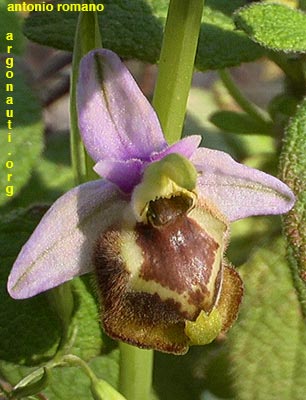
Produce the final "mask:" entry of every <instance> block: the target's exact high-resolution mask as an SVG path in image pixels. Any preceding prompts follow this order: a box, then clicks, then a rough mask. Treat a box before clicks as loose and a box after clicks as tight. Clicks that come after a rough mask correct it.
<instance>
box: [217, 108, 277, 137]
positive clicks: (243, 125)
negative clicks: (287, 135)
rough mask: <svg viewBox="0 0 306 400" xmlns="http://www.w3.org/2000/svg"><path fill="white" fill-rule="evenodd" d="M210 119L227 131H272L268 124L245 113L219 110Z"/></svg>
mask: <svg viewBox="0 0 306 400" xmlns="http://www.w3.org/2000/svg"><path fill="white" fill-rule="evenodd" d="M210 121H211V122H212V123H213V124H215V125H216V126H217V127H218V128H220V129H222V130H223V131H225V132H233V133H238V134H240V133H241V134H259V135H269V134H270V133H271V132H270V130H269V129H267V124H264V123H260V121H258V120H255V119H254V118H252V117H251V116H249V115H248V114H245V113H238V112H233V111H217V112H215V113H214V114H213V115H212V116H211V117H210Z"/></svg>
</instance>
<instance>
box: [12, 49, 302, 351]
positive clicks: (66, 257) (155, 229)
mask: <svg viewBox="0 0 306 400" xmlns="http://www.w3.org/2000/svg"><path fill="white" fill-rule="evenodd" d="M78 117H79V128H80V131H81V134H82V139H83V142H84V144H85V147H86V149H87V151H88V153H89V155H90V156H91V157H92V159H93V160H94V161H95V162H96V164H95V167H94V170H95V171H96V172H97V174H98V175H100V176H101V177H102V178H101V179H98V180H95V181H92V182H88V183H84V184H82V185H80V186H78V187H76V188H74V189H72V190H70V191H69V192H68V193H66V194H64V195H63V196H62V197H60V198H59V199H58V200H57V201H56V202H55V203H54V204H53V206H52V207H51V208H50V209H49V211H48V212H47V213H46V215H45V216H44V217H43V218H42V220H41V222H40V224H39V225H38V226H37V228H36V229H35V231H34V233H33V234H32V236H31V237H30V239H29V240H28V242H27V243H26V244H25V245H24V247H23V248H22V250H21V252H20V254H19V256H18V258H17V260H16V262H15V264H14V266H13V269H12V271H11V274H10V276H9V280H8V291H9V293H10V295H11V296H12V297H13V298H15V299H22V298H27V297H31V296H34V295H36V294H37V293H40V292H43V291H45V290H48V289H51V288H53V287H55V286H58V285H60V284H61V283H63V282H65V281H68V280H70V279H72V278H74V277H76V276H79V275H82V274H85V273H88V272H91V271H95V275H96V279H97V286H98V291H99V294H100V297H101V304H102V311H101V314H102V324H103V327H104V329H105V331H106V333H108V334H109V335H110V336H111V337H113V338H116V339H120V340H123V341H126V342H128V343H131V344H135V345H137V346H139V347H143V348H154V349H157V350H160V351H165V352H171V353H175V354H182V353H184V352H186V351H187V349H188V346H189V345H191V344H205V343H208V342H210V341H212V340H213V339H214V338H215V337H216V336H217V335H218V334H219V333H220V332H225V331H227V330H228V329H229V327H230V326H231V325H232V323H233V322H234V320H235V319H236V317H237V313H238V308H239V304H240V302H241V298H242V293H243V285H242V282H241V279H240V277H239V275H238V273H237V272H236V271H235V269H234V268H233V267H231V266H230V265H229V264H228V263H227V262H226V260H225V259H224V252H225V250H226V246H227V243H228V240H229V224H230V222H232V221H235V220H238V219H240V218H245V217H248V216H250V215H259V214H281V213H285V212H287V211H288V210H290V208H291V207H292V206H293V203H294V196H293V194H292V192H291V191H290V189H289V188H288V187H287V186H286V185H285V184H284V183H282V182H281V181H279V180H278V179H276V178H274V177H272V176H270V175H267V174H265V173H263V172H260V171H258V170H255V169H252V168H249V167H247V166H244V165H242V164H239V163H237V162H235V161H234V160H233V159H232V158H231V157H230V156H229V155H228V154H225V153H223V152H221V151H216V150H209V149H206V148H202V147H199V144H200V140H201V138H200V136H189V137H186V138H184V139H182V140H180V141H178V142H177V143H174V144H173V145H171V146H169V145H168V144H167V142H166V140H165V138H164V136H163V133H162V130H161V127H160V124H159V121H158V118H157V115H156V114H155V112H154V110H153V108H152V107H151V105H150V104H149V102H148V101H147V99H146V98H145V96H144V95H143V94H142V93H141V91H140V89H139V88H138V86H137V84H136V83H135V81H134V79H133V78H132V76H131V75H130V73H129V71H128V70H127V68H126V67H125V66H124V64H123V63H122V62H121V61H120V59H119V57H118V56H117V55H116V54H114V53H113V52H111V51H109V50H94V51H92V52H90V53H88V54H87V55H86V56H85V57H84V58H83V60H82V62H81V65H80V76H79V83H78Z"/></svg>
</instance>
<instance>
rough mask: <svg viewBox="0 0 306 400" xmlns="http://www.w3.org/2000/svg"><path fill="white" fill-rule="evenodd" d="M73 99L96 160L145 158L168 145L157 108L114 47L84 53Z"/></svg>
mask: <svg viewBox="0 0 306 400" xmlns="http://www.w3.org/2000/svg"><path fill="white" fill-rule="evenodd" d="M77 100H78V115H79V127H80V131H81V134H82V138H83V141H84V144H85V146H86V149H87V151H88V153H89V154H90V156H91V157H92V158H93V159H94V160H95V161H96V162H98V161H100V160H105V159H113V160H121V161H124V160H128V159H131V158H139V159H146V158H148V157H149V156H150V154H151V153H152V152H154V151H161V150H162V149H163V148H165V147H166V146H167V144H166V141H165V139H164V136H163V133H162V131H161V128H160V124H159V121H158V118H157V115H156V113H155V111H154V110H153V108H152V106H151V105H150V103H149V102H148V100H147V99H146V98H145V96H144V95H143V93H142V92H141V91H140V89H139V87H138V86H137V84H136V82H135V81H134V78H133V77H132V75H131V74H130V72H129V71H128V69H127V68H126V67H125V65H124V64H123V63H122V62H121V61H120V58H119V57H118V56H117V55H116V54H115V53H113V52H112V51H110V50H105V49H102V50H93V51H91V52H90V53H88V54H87V55H86V56H85V57H84V58H83V59H82V61H81V64H80V76H79V83H78V98H77Z"/></svg>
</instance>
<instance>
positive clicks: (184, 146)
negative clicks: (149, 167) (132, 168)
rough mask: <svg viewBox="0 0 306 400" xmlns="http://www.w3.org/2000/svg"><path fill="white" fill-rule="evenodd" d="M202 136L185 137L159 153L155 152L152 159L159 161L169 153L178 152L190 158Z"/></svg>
mask: <svg viewBox="0 0 306 400" xmlns="http://www.w3.org/2000/svg"><path fill="white" fill-rule="evenodd" d="M201 140H202V138H201V136H199V135H192V136H188V137H185V138H183V139H181V140H179V141H178V142H176V143H174V144H172V145H171V146H169V147H167V148H166V149H164V150H162V151H161V152H159V153H154V154H152V156H151V160H152V161H158V160H161V159H162V158H164V157H165V156H167V155H168V154H172V153H178V154H181V155H182V156H184V157H186V158H190V157H191V156H192V155H193V153H194V152H195V151H196V149H197V148H198V147H199V144H200V143H201Z"/></svg>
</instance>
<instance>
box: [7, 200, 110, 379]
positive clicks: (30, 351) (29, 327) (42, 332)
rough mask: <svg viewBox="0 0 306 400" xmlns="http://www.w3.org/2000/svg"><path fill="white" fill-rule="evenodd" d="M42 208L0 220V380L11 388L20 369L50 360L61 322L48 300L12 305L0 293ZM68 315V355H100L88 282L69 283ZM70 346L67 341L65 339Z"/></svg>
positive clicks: (21, 372) (99, 336) (43, 297)
mask: <svg viewBox="0 0 306 400" xmlns="http://www.w3.org/2000/svg"><path fill="white" fill-rule="evenodd" d="M46 209H47V208H46V207H33V208H31V209H29V210H27V211H25V210H19V211H15V212H13V213H11V214H9V216H8V217H2V219H1V223H0V243H1V246H0V248H1V250H0V258H1V269H0V320H1V321H2V322H1V324H0V342H1V346H0V375H2V376H3V377H5V378H6V379H7V380H9V381H10V382H12V383H16V382H17V381H18V380H19V379H20V378H21V377H22V376H24V375H26V374H28V373H29V370H28V369H27V368H26V369H25V368H20V367H21V366H33V365H37V364H40V363H42V362H45V361H47V360H48V359H51V358H53V357H54V355H55V354H56V351H57V349H58V346H59V344H61V348H63V346H64V345H68V344H69V343H62V342H60V340H61V323H60V320H59V318H58V315H56V312H55V310H54V308H53V307H51V305H50V301H48V300H49V298H48V295H46V294H41V295H38V296H35V297H33V298H32V299H27V300H19V301H16V300H13V299H11V298H10V296H9V295H8V293H7V291H6V282H7V278H8V275H9V272H10V269H11V266H12V264H13V262H14V260H15V258H16V256H17V254H18V252H19V251H20V248H21V246H22V245H23V244H24V243H25V241H26V240H27V239H28V237H29V236H30V234H31V233H32V231H33V229H34V228H35V227H36V225H37V224H38V222H39V221H40V219H41V217H42V216H43V214H44V213H45V212H46ZM71 286H72V290H73V295H74V313H73V316H72V320H71V325H70V334H71V335H72V334H74V340H73V342H72V343H70V345H69V351H70V352H71V353H73V354H76V355H78V356H80V357H82V358H83V359H84V360H89V359H92V358H93V357H96V356H98V355H99V354H100V353H101V348H102V344H103V342H102V331H101V327H100V323H99V316H98V308H99V307H98V305H97V302H96V299H95V297H94V296H93V294H92V290H91V285H90V284H89V278H88V277H83V278H82V279H81V278H78V279H75V280H74V281H73V282H72V283H71ZM66 340H68V341H70V340H71V336H70V337H69V336H68V338H66Z"/></svg>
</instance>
